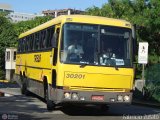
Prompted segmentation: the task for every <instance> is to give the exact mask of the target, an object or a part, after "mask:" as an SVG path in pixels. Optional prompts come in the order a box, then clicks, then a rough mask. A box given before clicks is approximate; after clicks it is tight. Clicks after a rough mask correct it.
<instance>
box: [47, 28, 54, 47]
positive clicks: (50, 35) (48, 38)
mask: <svg viewBox="0 0 160 120" xmlns="http://www.w3.org/2000/svg"><path fill="white" fill-rule="evenodd" d="M53 34H54V27H50V28H48V29H47V48H51V47H52V42H51V40H52V36H53Z"/></svg>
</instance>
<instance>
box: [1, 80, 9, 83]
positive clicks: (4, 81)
mask: <svg viewBox="0 0 160 120" xmlns="http://www.w3.org/2000/svg"><path fill="white" fill-rule="evenodd" d="M1 82H3V83H8V80H0V83H1Z"/></svg>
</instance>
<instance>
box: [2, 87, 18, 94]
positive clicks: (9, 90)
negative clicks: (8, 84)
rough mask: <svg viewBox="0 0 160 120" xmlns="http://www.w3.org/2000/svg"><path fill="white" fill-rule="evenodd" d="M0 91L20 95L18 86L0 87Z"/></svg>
mask: <svg viewBox="0 0 160 120" xmlns="http://www.w3.org/2000/svg"><path fill="white" fill-rule="evenodd" d="M0 92H1V93H4V94H8V95H21V90H20V88H0Z"/></svg>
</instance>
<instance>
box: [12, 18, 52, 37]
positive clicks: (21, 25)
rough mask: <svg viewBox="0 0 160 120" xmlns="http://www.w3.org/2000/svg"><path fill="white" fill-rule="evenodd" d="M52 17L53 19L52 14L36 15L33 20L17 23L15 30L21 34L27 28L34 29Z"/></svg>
mask: <svg viewBox="0 0 160 120" xmlns="http://www.w3.org/2000/svg"><path fill="white" fill-rule="evenodd" d="M51 19H52V17H51V16H43V17H36V18H35V19H33V20H28V21H21V22H18V23H16V24H15V30H16V32H17V35H20V34H21V33H23V32H26V31H27V30H29V29H32V28H34V27H36V26H38V25H40V24H42V23H45V22H47V21H49V20H51Z"/></svg>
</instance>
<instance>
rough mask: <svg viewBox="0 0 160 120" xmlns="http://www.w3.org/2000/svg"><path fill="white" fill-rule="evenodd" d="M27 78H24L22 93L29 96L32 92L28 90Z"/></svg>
mask: <svg viewBox="0 0 160 120" xmlns="http://www.w3.org/2000/svg"><path fill="white" fill-rule="evenodd" d="M26 81H27V78H26V77H23V82H22V87H21V93H22V94H23V95H26V96H29V95H30V92H29V91H28V89H27V84H26Z"/></svg>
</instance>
